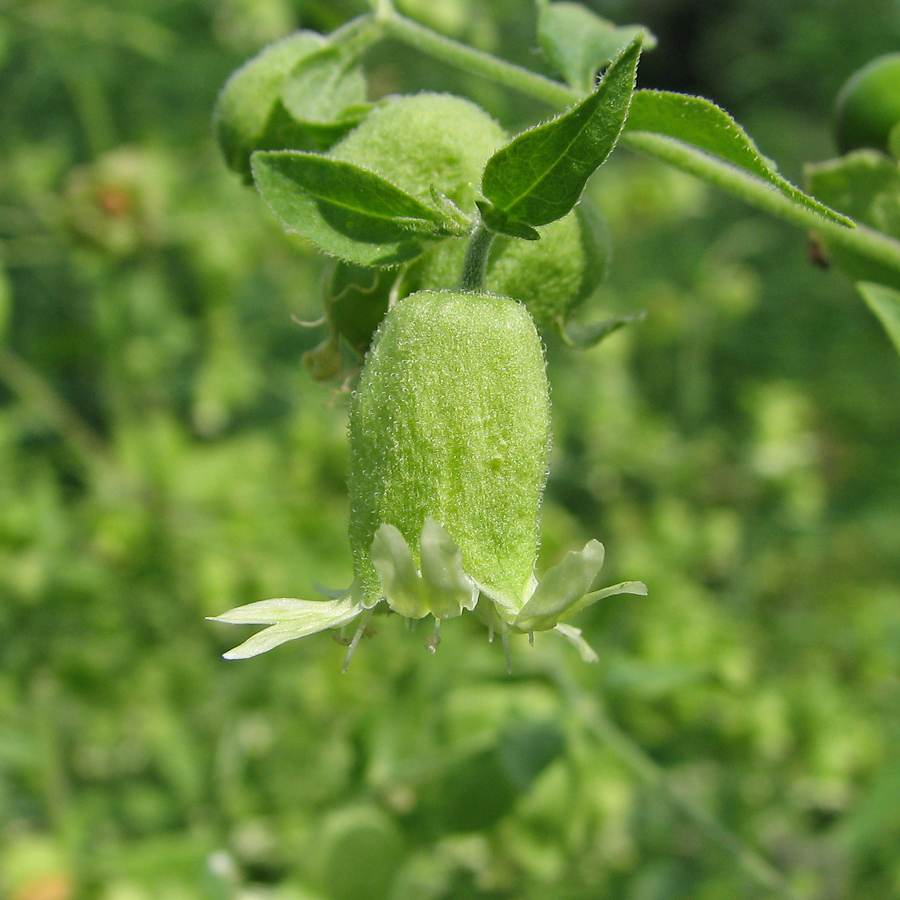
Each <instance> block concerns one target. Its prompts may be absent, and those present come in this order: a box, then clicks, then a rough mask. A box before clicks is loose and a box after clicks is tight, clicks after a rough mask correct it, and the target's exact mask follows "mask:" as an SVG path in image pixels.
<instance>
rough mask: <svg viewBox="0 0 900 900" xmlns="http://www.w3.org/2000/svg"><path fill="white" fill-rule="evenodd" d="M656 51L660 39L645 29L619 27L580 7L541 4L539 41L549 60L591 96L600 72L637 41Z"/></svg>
mask: <svg viewBox="0 0 900 900" xmlns="http://www.w3.org/2000/svg"><path fill="white" fill-rule="evenodd" d="M638 36H640V37H641V38H642V40H643V49H644V50H652V49H653V48H654V47H655V46H656V38H655V37H654V36H653V35H652V34H651V33H650V32H649V31H647V29H645V28H644V27H643V26H641V25H622V26H618V25H615V24H614V23H612V22H610V21H609V20H608V19H604V18H602V17H600V16H598V15H597V14H596V13H595V12H592V11H591V10H589V9H588V8H587V7H584V6H582V5H581V4H580V3H566V2H562V3H541V4H540V7H539V10H538V39H539V40H540V42H541V48H542V49H543V51H544V55H545V56H546V57H547V59H548V60H549V61H550V62H551V63H552V64H553V65H554V66H555V67H556V69H557V70H558V71H559V73H560V74H561V75H562V76H563V78H565V79H566V81H567V82H568V84H569V85H571V87H573V88H575V90H577V91H582V92H584V93H587V92H588V91H590V90H591V88H592V87H593V85H594V79H595V78H596V76H597V72H598V71H599V70H600V69H602V68H603V67H604V66H606V65H608V64H609V62H610V61H611V60H613V59H615V58H616V57H617V56H618V55H619V53H621V52H622V50H623V49H624V48H625V47H627V46H628V45H629V44H630V43H631V42H632V41H633V40H634V39H635V38H636V37H638Z"/></svg>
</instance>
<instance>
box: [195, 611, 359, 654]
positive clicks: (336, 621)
mask: <svg viewBox="0 0 900 900" xmlns="http://www.w3.org/2000/svg"><path fill="white" fill-rule="evenodd" d="M361 612H362V606H361V605H360V604H359V603H358V602H357V601H356V600H355V599H353V598H352V597H351V596H346V597H342V598H341V599H339V600H288V599H279V600H261V601H260V602H259V603H249V604H247V605H246V606H239V607H237V608H236V609H232V610H229V611H228V612H226V613H223V614H222V615H221V616H215V617H214V618H213V619H212V621H214V622H227V623H229V624H234V625H260V624H268V623H270V622H272V623H274V624H271V625H270V626H269V627H268V628H265V629H263V630H262V631H260V632H257V633H256V634H254V635H253V636H252V637H251V638H248V639H247V640H246V641H244V643H243V644H240V645H239V646H237V647H235V648H234V649H233V650H229V651H228V652H227V653H225V654H223V655H224V657H225V659H247V658H249V657H251V656H258V655H259V654H260V653H265V652H266V651H267V650H271V649H272V648H273V647H277V646H278V645H279V644H283V643H285V642H286V641H293V640H295V639H296V638H301V637H306V636H307V635H310V634H315V633H316V632H318V631H325V630H326V629H328V628H340V627H341V626H342V625H346V624H347V623H348V622H350V621H351V620H352V619H354V618H356V616H358V615H359V614H360V613H361Z"/></svg>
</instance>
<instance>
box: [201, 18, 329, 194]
mask: <svg viewBox="0 0 900 900" xmlns="http://www.w3.org/2000/svg"><path fill="white" fill-rule="evenodd" d="M325 43H326V41H325V39H324V38H323V37H322V35H320V34H316V32H314V31H297V32H294V33H293V34H290V35H288V36H287V37H285V38H282V39H281V40H280V41H276V42H275V43H274V44H270V45H269V46H268V47H265V48H264V49H263V50H262V51H261V52H260V53H258V54H257V55H256V56H254V57H253V58H252V59H250V60H248V61H247V62H246V63H244V65H243V66H241V67H240V68H239V69H237V70H236V71H235V72H234V73H232V75H231V77H230V78H229V79H228V81H227V82H225V87H224V88H222V92H221V94H219V99H218V102H217V103H216V111H215V117H214V127H215V132H216V137H217V138H218V140H219V146H220V147H221V148H222V154H223V155H224V157H225V161H226V162H227V163H228V166H229V168H231V169H233V170H234V171H235V172H238V173H239V174H241V175H243V176H244V180H245V181H247V183H248V184H250V183H252V180H253V178H252V175H251V173H250V154H251V153H252V152H253V151H254V150H262V149H277V147H273V146H268V145H269V144H270V143H271V142H269V141H266V140H265V138H266V135H267V134H268V133H269V132H271V131H272V130H273V127H277V124H278V123H277V121H275V120H276V119H278V118H279V117H281V118H283V119H284V121H285V123H287V122H289V120H290V117H289V116H288V114H287V112H286V111H285V110H284V108H283V107H282V104H281V100H280V93H281V88H282V85H283V84H284V82H285V80H286V79H287V77H288V75H289V74H290V73H291V70H292V69H293V68H294V67H295V66H296V65H297V63H299V62H300V60H302V59H304V58H305V57H307V56H310V55H311V54H312V53H315V51H316V50H319V49H320V48H322V47H323V46H324V45H325ZM310 149H312V148H310Z"/></svg>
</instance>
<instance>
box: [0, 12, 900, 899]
mask: <svg viewBox="0 0 900 900" xmlns="http://www.w3.org/2000/svg"><path fill="white" fill-rule="evenodd" d="M399 5H400V6H401V8H402V9H403V10H404V11H405V12H407V13H408V14H409V15H411V16H412V17H414V18H417V19H419V20H420V21H422V22H425V23H426V24H429V25H431V26H433V27H435V28H436V29H438V30H440V31H442V32H444V33H447V34H451V35H453V36H454V37H457V38H459V39H461V40H464V41H467V42H471V43H473V44H475V45H477V46H479V47H482V48H484V49H486V50H490V51H492V52H495V53H498V54H500V55H502V56H504V57H506V58H509V59H513V60H516V61H518V62H521V63H523V64H525V65H529V66H533V67H536V68H538V69H541V68H542V66H543V63H542V61H541V59H540V57H539V55H538V53H537V51H536V49H535V48H536V46H537V42H536V40H535V37H534V30H533V29H534V12H533V9H532V6H531V4H530V3H529V2H527V0H492V2H483V0H406V2H403V3H401V4H399ZM587 5H590V6H592V8H594V9H595V10H596V11H598V12H599V13H601V14H602V15H605V16H607V17H609V18H611V19H614V20H616V21H618V22H621V23H623V24H624V23H628V22H642V23H644V24H647V25H648V26H650V28H651V29H652V30H653V31H654V32H655V33H656V35H657V36H658V38H659V47H658V49H657V50H656V51H655V52H654V53H653V54H651V55H648V56H647V57H646V59H645V61H644V63H643V64H642V70H641V74H640V85H641V86H643V87H661V88H667V89H674V90H684V91H689V92H693V93H700V94H704V95H706V96H709V97H711V98H712V99H714V100H716V101H717V102H719V103H720V104H722V105H723V106H725V107H726V108H727V109H729V110H730V111H731V112H732V113H733V114H734V115H735V116H736V117H737V118H738V120H739V121H741V122H742V123H743V124H744V125H745V126H746V127H747V128H748V130H749V131H750V133H751V134H752V135H753V136H754V137H755V138H756V139H757V141H758V143H759V144H760V146H761V148H762V150H763V152H765V153H767V154H768V155H770V156H772V157H773V158H775V159H776V160H777V161H778V163H779V164H780V166H781V168H782V170H783V171H784V172H785V173H786V174H787V175H788V176H789V177H791V178H793V179H794V180H796V181H801V180H802V163H803V162H804V161H806V160H821V159H825V158H828V157H829V156H832V155H834V153H835V149H834V146H833V143H832V139H831V136H830V122H829V116H830V104H831V101H832V98H833V97H834V95H835V93H836V92H837V90H838V88H839V87H840V84H841V83H842V82H843V80H844V79H845V78H846V77H847V76H848V75H849V74H850V73H851V72H852V71H853V70H854V69H855V68H857V67H858V66H860V65H861V64H863V63H864V62H866V61H867V60H868V59H869V58H871V57H872V56H875V55H876V54H878V53H882V52H885V51H889V50H896V49H897V48H898V46H900V4H898V3H897V2H896V0H891V2H889V0H869V2H867V3H866V5H865V14H862V11H861V10H860V4H859V2H858V0H806V2H802V3H794V4H785V3H780V2H776V0H730V2H722V3H717V4H708V3H703V2H700V0H681V2H678V0H671V2H669V0H633V2H629V0H609V2H602V0H593V2H592V3H590V4H587ZM361 11H363V4H362V3H361V2H360V0H96V2H81V0H3V2H2V3H0V79H2V81H0V97H2V98H3V99H2V102H0V897H2V898H4V900H81V898H99V900H156V898H159V900H163V898H165V900H169V898H173V900H195V898H196V900H200V898H204V900H205V898H215V900H229V898H240V900H263V898H272V900H355V898H368V900H382V898H384V900H406V898H410V900H412V898H416V900H457V898H458V900H468V898H471V900H476V898H477V900H514V898H515V900H517V898H528V900H531V898H534V900H551V898H553V900H556V898H563V900H569V898H571V900H580V898H584V900H588V898H591V900H598V898H617V900H618V898H627V900H680V898H684V900H719V898H722V900H735V898H738V900H740V898H763V897H770V896H776V892H775V891H774V890H773V891H771V892H767V891H766V890H765V889H763V888H762V887H761V886H760V883H759V880H758V879H756V880H755V879H754V878H753V877H752V876H751V875H750V874H748V872H747V868H748V867H750V868H752V863H753V861H752V860H751V861H750V862H748V863H747V865H745V866H742V865H741V864H740V863H739V860H738V857H737V856H736V855H735V854H734V853H733V852H729V850H728V847H729V846H730V845H731V843H732V840H733V838H737V839H739V840H741V841H743V842H745V843H746V844H747V845H748V846H750V847H752V848H756V849H757V850H759V851H761V852H762V853H763V854H764V855H765V857H767V858H768V859H769V860H771V862H772V863H773V864H775V865H776V866H777V867H778V868H780V869H781V870H782V871H783V872H785V873H787V875H788V879H789V881H790V884H791V885H792V886H793V888H794V889H795V890H796V892H797V893H798V895H799V896H802V897H809V898H823V900H824V898H838V897H862V896H869V897H878V898H882V897H883V898H889V897H900V854H898V852H897V847H898V846H900V361H898V359H897V357H896V354H895V353H894V351H893V350H892V348H891V346H890V344H889V342H888V339H887V338H886V336H885V335H884V333H883V332H882V331H881V330H880V327H879V325H878V324H877V322H876V321H875V320H874V318H873V317H872V316H871V315H870V314H869V312H868V311H867V310H866V308H865V307H864V305H863V304H862V302H861V301H860V300H858V298H857V297H856V296H855V294H854V292H853V289H852V286H851V285H850V284H849V282H847V281H845V280H844V279H843V278H842V277H841V276H840V275H839V274H837V273H835V272H828V271H823V270H822V269H821V268H818V267H816V266H814V265H812V264H811V263H810V262H809V260H808V259H807V248H806V245H807V236H806V235H804V234H802V233H800V232H798V231H795V230H791V229H790V228H788V227H787V226H784V225H782V224H780V223H778V222H774V221H770V220H768V219H766V218H764V217H762V216H761V215H760V214H757V213H756V212H755V211H753V210H751V209H748V208H746V207H744V206H742V205H740V204H739V203H738V202H736V201H733V200H731V199H730V198H728V197H723V196H720V195H717V194H714V193H712V192H711V191H709V190H707V189H706V188H705V187H704V186H703V185H701V184H700V183H698V182H696V181H694V180H692V179H691V178H689V177H688V176H686V175H682V174H679V173H677V172H675V171H673V170H670V169H667V168H665V167H663V166H662V165H660V164H657V163H655V162H653V161H652V160H649V159H645V158H641V157H637V156H633V155H630V154H628V153H626V152H625V151H622V152H620V153H617V154H616V155H615V156H614V158H613V160H612V161H611V162H610V163H609V164H608V165H607V166H606V167H604V169H603V170H602V171H601V172H600V173H599V174H598V175H597V176H596V177H595V178H594V179H593V181H592V183H591V187H590V192H591V195H592V197H593V198H594V200H595V201H596V203H597V204H598V206H599V207H600V208H601V209H602V210H603V212H604V213H605V214H606V216H607V217H608V220H609V223H610V228H611V232H612V236H613V242H614V247H615V257H614V265H613V270H612V273H611V276H610V279H609V280H608V282H607V283H606V284H605V285H604V286H603V287H602V288H601V289H600V291H599V293H598V295H597V297H596V299H595V301H594V306H593V307H591V310H590V313H591V314H592V315H596V316H598V317H599V316H602V315H604V314H608V313H610V312H616V313H620V312H621V313H627V312H634V311H637V310H642V309H643V310H646V311H647V317H646V319H645V320H644V321H643V322H642V323H640V324H639V325H635V326H631V327H629V328H627V329H625V330H623V331H621V332H619V333H617V334H616V335H614V336H613V337H611V338H609V339H608V340H607V341H606V342H604V343H603V344H602V345H601V346H600V347H599V348H597V349H596V350H593V351H590V352H587V353H578V352H575V351H570V350H567V349H565V348H564V347H563V346H562V345H561V344H560V343H559V342H557V341H555V340H554V339H552V338H551V337H548V354H549V358H550V369H549V371H550V379H551V382H552V386H553V397H554V416H555V419H554V431H555V447H554V453H553V460H552V475H551V479H550V485H549V490H548V496H547V501H546V504H545V511H544V547H543V551H542V565H544V566H546V565H550V564H552V563H554V562H556V561H558V560H559V558H560V557H561V555H562V554H563V553H564V552H565V551H566V550H568V549H572V548H574V547H576V546H581V545H582V544H583V543H584V542H585V541H586V540H588V539H589V538H592V537H598V538H600V539H601V540H603V541H604V543H605V544H606V546H607V551H608V559H609V562H608V567H609V569H610V573H609V575H610V577H609V581H610V582H612V581H615V580H623V579H631V578H640V579H643V580H644V581H646V583H647V584H648V586H649V588H650V596H649V597H647V598H641V597H624V598H622V597H620V598H615V599H614V600H610V601H608V602H607V603H606V604H605V605H603V604H601V605H599V607H597V608H592V609H591V610H590V611H588V612H586V613H584V614H583V615H582V616H581V617H580V620H579V622H578V624H580V625H583V627H584V628H585V633H586V636H587V637H588V638H589V640H590V642H591V643H592V645H593V646H594V647H595V648H596V649H597V651H598V652H599V654H600V664H599V665H597V666H589V665H586V664H583V663H582V662H581V661H580V660H579V659H578V657H577V654H575V653H574V651H572V649H571V648H570V647H568V646H567V645H565V643H564V642H563V641H556V640H555V639H554V636H546V635H538V637H537V640H536V643H535V646H534V648H533V649H532V648H529V647H528V646H527V642H525V641H522V642H520V643H515V644H514V646H513V665H514V674H513V675H512V676H508V675H507V674H506V671H505V665H504V661H503V653H502V651H501V649H500V648H499V647H498V646H496V645H494V646H490V645H488V644H487V643H486V641H485V637H484V631H483V629H481V627H480V626H478V625H476V624H473V623H472V622H469V621H467V617H463V618H462V619H457V620H454V621H453V622H451V623H449V625H448V626H447V627H446V628H445V629H444V630H443V632H442V637H443V643H442V645H441V647H440V649H439V651H438V652H437V654H436V655H435V656H434V657H432V656H431V654H429V653H427V652H426V650H425V648H424V639H425V637H426V634H425V630H423V631H422V633H412V634H410V633H407V632H406V631H405V629H404V627H403V624H402V622H399V621H395V620H396V617H390V618H386V619H384V620H383V621H382V622H381V623H380V625H379V629H378V630H379V634H378V635H377V637H376V638H375V639H374V640H371V641H366V642H364V643H363V645H362V646H361V647H360V649H359V650H358V652H357V654H356V656H355V658H354V660H353V663H352V665H351V667H350V670H349V672H348V673H347V674H346V675H341V674H340V666H341V659H342V657H343V653H344V649H343V648H342V647H340V646H339V645H338V644H337V643H336V642H335V641H333V640H332V639H331V637H330V636H329V635H327V634H325V635H319V636H317V637H314V638H309V639H307V640H304V641H302V642H297V643H291V644H288V645H286V646H284V647H282V648H280V649H278V650H276V651H274V652H273V653H271V654H268V655H266V656H264V657H260V658H258V659H254V660H252V661H248V662H243V663H226V662H224V661H223V660H222V659H221V658H220V654H221V653H222V652H223V651H224V650H226V649H227V648H228V647H230V646H232V645H233V644H234V643H237V641H238V640H239V639H240V636H241V634H244V633H245V632H243V631H241V632H239V631H238V630H237V629H233V628H228V627H226V626H219V625H213V624H211V623H208V622H205V621H204V619H203V617H204V616H207V615H212V614H216V613H219V612H222V611H223V610H225V609H227V608H229V607H232V606H235V605H238V604H241V603H247V602H251V601H253V600H258V599H262V598H266V597H278V596H301V597H312V596H315V594H314V585H316V584H323V585H326V586H329V587H343V586H345V585H346V584H347V583H348V582H349V580H350V577H351V562H350V555H349V550H348V544H347V539H346V535H345V529H346V516H347V509H346V492H345V484H344V480H345V476H346V470H347V451H346V438H345V430H346V410H347V399H348V395H347V393H346V391H343V392H342V391H341V390H340V389H339V388H338V387H335V386H334V385H320V384H316V383H314V382H313V381H312V380H311V379H310V377H309V376H308V375H307V374H306V372H305V371H304V369H303V366H302V364H301V357H302V355H303V354H304V352H306V351H307V350H309V349H310V348H312V347H313V346H315V345H316V344H317V343H318V342H319V341H320V340H321V339H322V338H323V337H324V334H323V332H322V330H321V329H316V328H304V327H301V326H300V325H298V324H296V323H295V322H294V321H292V317H293V318H296V319H300V320H314V319H316V318H317V317H318V316H319V315H320V301H319V299H318V290H319V279H320V274H321V260H320V258H318V257H317V256H316V255H315V254H314V253H313V252H312V251H311V250H310V249H309V248H308V247H306V246H304V245H302V244H301V243H300V242H299V241H297V240H294V239H292V238H290V237H289V236H286V235H284V234H283V233H282V232H281V229H280V227H279V226H278V224H277V223H276V221H275V220H274V218H273V217H272V216H271V215H270V214H269V213H268V212H267V211H266V210H265V208H264V207H263V204H262V203H261V201H260V200H259V199H258V198H257V196H256V195H255V193H254V192H253V191H252V190H250V189H247V188H244V187H242V186H241V185H240V184H239V182H238V179H237V178H236V177H234V176H233V175H231V174H230V173H228V172H227V171H226V169H225V167H224V165H223V163H222V162H221V160H220V158H219V156H218V151H217V149H216V147H215V146H214V144H213V141H212V137H211V127H210V117H211V113H212V108H213V105H214V102H215V98H216V94H217V91H218V90H219V88H220V87H221V85H222V84H223V83H224V81H225V79H226V78H227V76H228V74H229V73H230V72H231V71H232V70H233V69H234V68H235V67H236V66H237V65H238V64H239V63H240V62H241V61H242V60H243V59H245V58H247V57H248V56H251V55H252V54H253V53H255V52H256V50H257V49H258V48H259V47H261V46H262V45H264V44H265V43H267V42H268V41H270V40H273V39H275V38H277V37H280V36H282V35H284V34H286V33H288V32H289V31H291V30H292V29H294V28H296V27H298V26H303V27H308V28H314V29H317V30H325V31H327V30H330V29H332V28H334V27H336V26H337V25H339V24H341V23H342V22H344V21H346V20H347V19H348V18H350V17H351V16H352V15H355V14H357V13H358V12H361ZM368 69H369V74H370V76H371V82H372V88H373V91H374V92H375V93H376V94H383V93H386V92H391V91H410V90H417V89H420V88H432V89H435V88H436V89H441V90H445V89H446V90H453V91H458V92H462V93H465V94H467V95H469V96H471V97H473V98H475V99H477V100H478V101H479V102H481V103H482V104H484V105H485V106H486V107H487V108H488V109H489V110H490V111H491V112H492V113H493V114H494V115H495V116H497V117H498V118H499V119H500V120H501V121H502V122H503V124H504V125H506V126H507V127H509V128H511V129H515V128H518V127H521V126H523V125H524V124H525V123H528V122H531V121H534V120H535V119H536V118H537V117H539V116H542V115H545V114H546V113H547V110H546V109H545V108H543V107H540V106H538V105H535V104H533V103H532V102H530V101H527V100H524V99H523V98H521V97H518V96H515V95H512V94H509V93H506V92H504V91H503V90H501V89H499V88H497V87H496V86H493V85H490V84H487V83H485V82H483V81H479V80H478V79H475V78H472V77H469V76H462V75H460V74H458V73H456V72H454V71H452V70H451V69H449V68H446V67H444V66H443V65H438V64H435V63H433V62H431V61H429V60H427V59H426V58H424V57H422V56H420V55H417V54H415V53H412V52H408V51H406V50H404V49H403V48H401V47H400V46H398V45H395V44H386V45H384V46H383V47H380V48H378V49H376V50H375V51H373V52H372V53H371V54H370V55H369V57H368ZM248 631H249V630H248ZM654 764H658V765H659V766H661V767H662V769H663V770H664V771H665V777H664V779H662V778H661V774H660V771H661V770H660V769H658V768H654ZM685 798H686V800H687V802H688V803H689V804H692V805H693V807H695V808H696V809H697V810H699V814H700V818H701V822H700V824H698V822H697V821H696V817H695V819H694V820H692V818H691V817H690V816H686V815H685V814H684V813H683V811H681V810H680V809H679V804H680V803H681V802H682V801H684V800H685ZM703 817H709V818H710V819H714V820H715V821H716V822H717V823H718V824H715V825H707V826H706V827H704V825H703V822H704V821H705V819H704V818H703ZM723 844H724V847H723Z"/></svg>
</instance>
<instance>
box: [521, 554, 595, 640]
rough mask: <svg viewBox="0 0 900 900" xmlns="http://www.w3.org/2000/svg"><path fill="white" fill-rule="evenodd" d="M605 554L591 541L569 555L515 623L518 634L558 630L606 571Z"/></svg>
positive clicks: (550, 573)
mask: <svg viewBox="0 0 900 900" xmlns="http://www.w3.org/2000/svg"><path fill="white" fill-rule="evenodd" d="M605 555H606V551H605V550H604V549H603V544H601V543H600V542H599V541H588V543H587V544H585V546H584V549H583V550H581V551H580V552H579V551H575V550H573V551H570V552H569V553H567V554H566V556H565V559H563V561H562V562H561V563H560V564H559V565H558V566H554V567H553V568H552V569H549V570H548V571H547V573H546V574H545V575H544V577H543V578H542V579H541V580H540V582H538V586H537V587H536V588H535V590H534V593H533V594H532V595H531V597H530V598H529V599H528V602H527V603H526V604H525V605H524V606H523V607H522V609H521V610H520V612H519V614H518V615H517V616H516V618H515V620H514V621H513V625H514V626H515V627H516V628H517V629H519V631H546V630H547V629H550V628H555V627H556V625H557V624H558V623H559V620H560V618H561V617H562V616H563V614H564V613H565V612H566V611H567V610H568V609H569V608H570V607H571V606H573V605H574V604H575V603H577V602H578V601H579V600H580V599H581V598H582V597H583V596H584V595H585V594H586V593H587V592H588V591H589V590H590V589H591V586H592V585H593V583H594V579H595V578H596V577H597V575H598V574H599V572H600V569H601V568H603V559H604V557H605Z"/></svg>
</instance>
